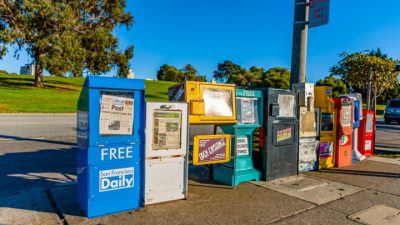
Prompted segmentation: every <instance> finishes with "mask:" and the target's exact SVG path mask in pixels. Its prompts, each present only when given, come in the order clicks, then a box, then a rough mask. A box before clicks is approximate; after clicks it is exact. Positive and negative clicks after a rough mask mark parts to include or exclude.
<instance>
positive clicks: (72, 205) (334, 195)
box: [0, 157, 400, 225]
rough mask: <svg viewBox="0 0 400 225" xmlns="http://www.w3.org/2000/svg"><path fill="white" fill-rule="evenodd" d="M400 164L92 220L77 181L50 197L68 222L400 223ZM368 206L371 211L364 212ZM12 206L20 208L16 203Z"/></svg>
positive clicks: (0, 219) (193, 197)
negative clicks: (86, 213) (79, 201)
mask: <svg viewBox="0 0 400 225" xmlns="http://www.w3.org/2000/svg"><path fill="white" fill-rule="evenodd" d="M377 160H378V161H379V162H378V161H377ZM397 162H399V160H394V159H393V160H392V161H391V160H390V159H389V160H388V159H382V160H381V158H379V157H374V158H371V159H369V160H365V161H363V162H360V163H357V164H353V165H352V166H350V167H345V168H334V169H329V170H323V171H319V172H317V171H315V172H308V173H305V174H301V175H300V176H297V177H289V178H285V179H281V180H277V181H273V182H251V183H243V184H241V185H240V186H239V187H238V188H237V189H230V188H215V187H204V186H194V185H189V197H188V199H187V200H179V201H173V202H168V203H162V204H156V205H149V206H146V207H145V208H144V209H141V210H137V211H129V212H123V213H119V214H114V215H109V216H104V217H100V218H95V219H90V220H89V219H87V218H85V217H84V216H83V215H82V212H81V211H80V209H79V206H78V205H77V203H76V202H75V199H76V196H75V195H76V193H75V184H74V183H71V184H64V185H59V186H55V187H53V188H51V189H50V195H49V196H50V200H54V204H53V208H54V209H53V214H52V215H55V216H57V213H58V216H57V217H58V218H59V220H60V224H68V225H78V224H89V225H99V224H102V225H105V224H111V225H114V224H124V225H129V224H135V225H136V224H316V225H320V224H338V225H343V224H360V223H359V222H363V223H365V224H372V225H375V224H377V225H378V224H379V225H381V224H393V225H394V224H399V222H400V211H398V209H400V188H399V187H400V179H399V178H400V165H399V164H398V163H397ZM21 197H22V196H21ZM50 202H51V201H50ZM0 204H1V202H0ZM371 207H372V208H371ZM369 208H371V210H372V211H365V212H364V211H363V210H368V209H369ZM9 210H10V211H15V210H20V209H18V205H16V206H15V207H14V209H13V208H9ZM38 211H41V210H38ZM2 212H3V214H2ZM30 212H31V213H30V214H21V216H20V217H19V219H21V220H19V219H18V220H14V221H27V220H22V219H23V218H21V217H24V216H29V217H30V216H31V214H32V213H34V214H40V213H41V212H37V211H36V210H35V209H33V211H30ZM374 213H375V214H376V215H375V214H374ZM9 216H15V215H14V214H11V213H4V211H1V210H0V224H14V223H8V222H7V221H12V220H10V219H9V220H7V219H6V220H4V218H7V217H9ZM45 216H48V213H46V214H45V215H41V216H40V217H41V218H47V217H45ZM28 221H29V220H28ZM37 221H40V223H33V224H55V223H54V220H47V219H46V220H44V219H42V220H37ZM43 221H47V223H43ZM357 221H358V222H357ZM371 221H372V222H371ZM21 224H22V223H21ZM23 224H26V223H23Z"/></svg>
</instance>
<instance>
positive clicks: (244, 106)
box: [238, 98, 258, 124]
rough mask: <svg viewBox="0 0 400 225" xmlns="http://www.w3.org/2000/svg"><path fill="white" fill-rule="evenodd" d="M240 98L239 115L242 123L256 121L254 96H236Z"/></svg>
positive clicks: (255, 100)
mask: <svg viewBox="0 0 400 225" xmlns="http://www.w3.org/2000/svg"><path fill="white" fill-rule="evenodd" d="M238 99H240V106H241V109H240V116H241V121H240V123H242V124H254V123H255V122H256V113H258V112H256V109H255V103H256V102H257V99H256V98H238Z"/></svg>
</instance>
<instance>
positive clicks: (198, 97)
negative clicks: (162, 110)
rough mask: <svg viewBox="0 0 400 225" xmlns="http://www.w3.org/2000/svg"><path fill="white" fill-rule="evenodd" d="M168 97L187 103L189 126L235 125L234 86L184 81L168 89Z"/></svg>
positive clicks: (171, 99)
mask: <svg viewBox="0 0 400 225" xmlns="http://www.w3.org/2000/svg"><path fill="white" fill-rule="evenodd" d="M168 96H169V100H170V101H172V102H187V103H189V123H190V124H234V123H236V105H235V104H236V103H235V85H230V84H216V83H207V82H197V81H185V82H183V83H180V84H178V85H176V86H173V87H171V88H169V90H168Z"/></svg>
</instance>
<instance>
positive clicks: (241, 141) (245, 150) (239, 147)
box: [236, 137, 249, 155]
mask: <svg viewBox="0 0 400 225" xmlns="http://www.w3.org/2000/svg"><path fill="white" fill-rule="evenodd" d="M236 154H237V155H248V154H249V141H248V138H247V137H239V138H237V139H236Z"/></svg>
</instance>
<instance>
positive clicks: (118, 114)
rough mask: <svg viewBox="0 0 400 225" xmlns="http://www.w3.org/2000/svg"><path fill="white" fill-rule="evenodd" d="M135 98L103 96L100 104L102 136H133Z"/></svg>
mask: <svg viewBox="0 0 400 225" xmlns="http://www.w3.org/2000/svg"><path fill="white" fill-rule="evenodd" d="M133 105H134V99H133V97H131V98H130V97H121V96H114V95H111V94H103V95H102V96H101V104H100V135H131V134H132V128H133Z"/></svg>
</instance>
